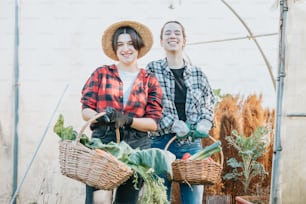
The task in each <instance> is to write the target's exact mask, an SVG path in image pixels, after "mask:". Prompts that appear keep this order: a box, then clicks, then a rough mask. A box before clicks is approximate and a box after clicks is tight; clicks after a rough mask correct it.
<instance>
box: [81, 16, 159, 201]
mask: <svg viewBox="0 0 306 204" xmlns="http://www.w3.org/2000/svg"><path fill="white" fill-rule="evenodd" d="M152 41H153V37H152V33H151V31H150V30H149V29H148V28H147V27H146V26H145V25H143V24H141V23H138V22H135V21H120V22H117V23H115V24H113V25H111V26H110V27H108V28H107V29H106V30H105V32H104V34H103V36H102V48H103V51H104V53H105V54H106V55H107V56H108V57H110V58H111V59H113V60H115V61H118V63H117V64H112V65H104V66H101V67H98V68H97V69H96V70H95V71H94V72H93V73H92V74H91V76H90V77H89V78H88V80H87V81H86V83H85V85H84V87H83V89H82V98H81V103H82V116H83V119H84V120H86V121H87V120H89V119H90V118H92V117H94V116H95V115H96V114H97V113H99V112H106V114H105V115H104V116H102V117H100V118H98V119H97V120H96V122H95V123H93V124H92V125H91V129H92V130H93V132H92V137H93V138H100V139H101V140H102V142H103V143H109V142H111V141H114V142H115V141H116V136H115V129H116V128H119V130H120V139H121V140H123V141H125V142H126V143H128V144H129V145H130V146H131V147H132V148H140V149H145V148H149V147H150V140H149V137H148V132H149V131H155V130H156V129H157V123H158V121H159V120H160V119H161V116H162V115H161V112H162V105H161V98H162V90H161V86H160V84H159V82H158V80H157V79H156V78H155V76H153V75H152V74H148V73H147V71H146V70H145V69H143V68H139V67H138V65H137V59H139V58H140V57H143V56H144V55H145V54H146V53H147V52H148V51H149V50H150V49H151V47H152V43H153V42H152ZM133 185H134V184H133V177H131V178H130V179H129V180H128V181H127V182H125V183H123V184H122V185H120V186H119V187H118V188H117V190H116V196H115V198H114V203H117V204H120V203H125V204H126V203H129V204H133V203H137V199H138V194H139V190H136V189H135V188H134V186H133ZM95 190H97V189H94V188H93V187H89V186H87V187H86V204H89V203H90V204H91V203H93V196H92V194H93V193H92V192H93V191H95Z"/></svg>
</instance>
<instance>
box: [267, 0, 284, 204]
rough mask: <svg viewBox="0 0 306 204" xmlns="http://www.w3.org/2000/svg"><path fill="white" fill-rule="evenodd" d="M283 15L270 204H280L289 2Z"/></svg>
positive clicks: (281, 4)
mask: <svg viewBox="0 0 306 204" xmlns="http://www.w3.org/2000/svg"><path fill="white" fill-rule="evenodd" d="M280 6H281V14H280V39H279V70H278V78H277V81H278V84H277V104H276V105H277V106H276V120H275V136H274V157H273V165H272V167H273V168H272V179H271V194H270V203H271V204H277V203H279V200H278V194H279V185H278V182H279V159H280V157H281V155H280V153H281V151H282V144H281V138H280V128H281V116H282V103H283V90H284V78H285V76H286V74H285V49H286V47H285V30H286V20H287V11H288V6H287V0H282V1H280Z"/></svg>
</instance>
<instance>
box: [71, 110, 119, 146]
mask: <svg viewBox="0 0 306 204" xmlns="http://www.w3.org/2000/svg"><path fill="white" fill-rule="evenodd" d="M105 114H106V113H105V112H100V113H98V114H96V115H95V116H94V117H92V118H90V119H89V120H88V121H87V122H86V123H85V125H83V127H82V129H81V130H80V132H79V134H78V136H77V138H76V141H77V142H80V139H81V137H82V134H83V133H84V131H85V129H86V128H87V127H88V126H89V125H90V124H91V123H92V122H93V121H95V120H96V119H98V118H100V117H101V116H103V115H105ZM115 131H116V141H117V143H119V142H120V132H119V128H116V130H115Z"/></svg>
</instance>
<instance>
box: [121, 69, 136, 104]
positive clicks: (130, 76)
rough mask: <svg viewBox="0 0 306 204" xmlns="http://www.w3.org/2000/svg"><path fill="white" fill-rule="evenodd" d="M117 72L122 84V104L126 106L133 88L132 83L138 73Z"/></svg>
mask: <svg viewBox="0 0 306 204" xmlns="http://www.w3.org/2000/svg"><path fill="white" fill-rule="evenodd" d="M118 70H119V76H120V79H121V81H122V82H123V104H124V106H125V105H126V103H127V101H128V99H129V95H130V93H131V89H132V87H133V84H134V81H135V79H136V77H137V75H138V73H139V71H137V72H127V71H123V70H120V69H118Z"/></svg>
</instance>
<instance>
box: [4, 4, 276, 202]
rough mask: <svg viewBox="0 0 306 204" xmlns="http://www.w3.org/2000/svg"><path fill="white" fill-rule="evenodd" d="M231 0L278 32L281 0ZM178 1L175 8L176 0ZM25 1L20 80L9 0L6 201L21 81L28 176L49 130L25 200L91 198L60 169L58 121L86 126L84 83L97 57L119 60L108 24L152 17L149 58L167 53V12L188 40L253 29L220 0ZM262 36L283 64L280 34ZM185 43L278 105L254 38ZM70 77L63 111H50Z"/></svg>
mask: <svg viewBox="0 0 306 204" xmlns="http://www.w3.org/2000/svg"><path fill="white" fill-rule="evenodd" d="M228 2H229V3H230V4H232V6H233V8H235V9H236V10H237V12H238V13H240V14H241V16H242V17H243V18H244V19H245V21H246V22H247V23H248V24H249V25H250V27H251V29H252V31H253V33H254V34H266V33H277V32H278V24H279V20H278V17H279V15H278V9H277V8H276V9H275V8H272V2H266V1H259V2H257V1H253V0H248V1H240V2H237V1H228ZM170 4H173V6H174V9H169V5H170ZM19 8H20V18H19V30H20V46H19V70H20V71H19V82H18V84H14V37H15V33H14V22H15V19H14V9H15V2H14V1H12V0H1V1H0V93H1V100H0V146H1V148H0V180H1V185H0V203H8V202H9V200H10V198H11V196H12V194H13V192H12V191H13V189H12V178H13V173H12V172H13V144H14V138H13V133H14V123H13V119H14V115H15V114H14V105H13V104H14V88H15V86H18V87H19V91H20V95H19V112H18V114H19V124H18V136H19V149H18V153H19V154H18V157H19V158H18V178H19V182H20V180H21V178H22V177H23V175H24V173H25V171H26V169H27V168H28V164H29V162H30V160H31V159H32V156H33V153H34V152H35V150H36V148H37V145H38V143H39V141H40V140H41V138H42V136H43V133H44V132H45V131H46V130H48V131H47V134H46V137H45V139H44V140H43V142H42V145H41V146H40V149H39V151H38V154H37V157H36V158H35V160H34V162H33V164H32V166H31V168H30V170H29V173H28V175H27V177H26V179H25V180H24V183H23V185H22V187H21V190H20V193H19V196H18V199H17V200H18V203H23V204H24V203H33V202H37V203H74V204H78V203H83V201H84V195H85V188H84V185H83V184H81V183H80V182H76V181H74V180H72V179H69V178H66V177H64V176H62V175H61V174H60V171H59V163H58V138H57V136H56V135H55V134H54V133H53V131H52V127H53V124H54V122H55V121H56V119H57V116H58V114H59V113H62V114H63V115H64V117H65V120H66V123H67V125H72V126H73V127H74V128H75V129H77V130H79V129H80V128H81V126H82V125H83V121H82V119H81V117H80V109H81V107H80V102H79V100H80V96H81V95H80V91H81V88H82V85H83V84H84V82H85V80H86V79H87V77H88V76H89V75H90V73H91V72H92V71H93V70H94V69H95V68H96V67H98V66H100V65H103V64H110V63H113V62H112V61H111V60H110V59H108V58H107V57H105V56H104V55H103V53H102V49H101V46H100V41H101V35H102V33H103V31H104V29H105V28H106V27H107V26H108V25H110V24H111V23H113V22H115V21H119V20H121V19H131V20H138V21H141V22H142V23H145V24H147V25H148V26H149V27H150V28H151V29H152V32H153V33H154V35H155V36H154V40H155V43H154V45H153V48H152V50H151V52H150V53H149V54H148V55H147V56H145V57H144V58H142V59H141V60H140V61H139V65H140V66H142V67H144V66H145V65H146V63H147V62H148V61H151V60H155V59H158V58H160V57H162V56H163V51H162V50H161V48H160V45H159V32H160V28H161V26H162V25H163V23H164V22H165V21H167V20H173V19H177V20H180V21H181V22H182V23H183V24H184V25H185V27H186V30H187V37H188V39H187V40H188V42H189V43H199V42H203V41H211V40H220V39H229V38H235V37H245V36H247V32H246V30H245V28H243V26H242V24H241V23H240V22H239V21H238V20H237V18H236V17H235V16H234V15H233V14H232V13H231V12H230V11H229V9H228V8H226V7H225V5H224V4H222V3H221V1H220V2H219V1H209V0H204V1H200V0H191V1H176V0H171V1H164V0H145V1H140V0H125V1H123V0H122V1H121V0H101V1H85V0H69V1H68V0H63V1H54V0H43V1H35V0H27V1H20V4H19ZM259 13H260V15H259ZM258 41H259V42H260V44H261V46H263V49H264V51H265V54H266V55H267V57H268V59H269V61H270V63H271V65H272V67H273V71H274V73H276V70H277V51H278V50H277V48H278V46H277V43H278V37H277V36H275V35H274V36H270V37H263V38H260V39H259V38H258ZM186 53H187V55H188V56H189V57H190V58H191V60H192V62H193V63H194V64H198V65H199V66H201V67H203V69H204V70H205V72H206V73H207V75H208V78H209V79H210V81H211V84H212V87H213V88H214V89H219V88H220V89H221V90H222V92H223V93H232V94H242V95H248V94H250V93H252V94H253V93H258V94H263V99H264V105H265V106H269V107H274V103H275V92H274V90H273V86H272V82H271V79H270V77H269V75H268V71H267V68H266V66H265V64H264V62H263V59H262V57H261V56H260V54H259V52H258V50H257V48H256V47H255V45H254V43H253V41H251V40H249V39H245V40H238V41H226V42H222V43H211V44H201V43H200V44H196V45H195V44H193V45H192V44H190V45H187V47H186ZM67 85H68V89H67V91H66V93H65V95H64V97H63V98H62V102H61V104H60V106H59V108H58V109H57V111H56V113H55V117H54V118H51V116H52V114H53V112H54V111H55V106H56V104H57V103H58V101H59V99H60V96H61V94H62V93H63V91H64V88H65V87H66V86H67ZM50 120H51V123H50V125H49V121H50ZM48 125H49V126H48Z"/></svg>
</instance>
